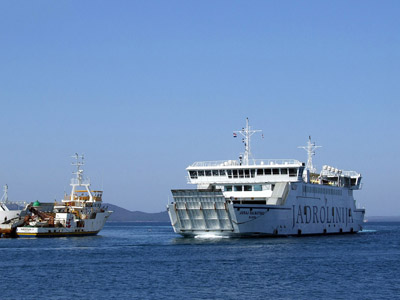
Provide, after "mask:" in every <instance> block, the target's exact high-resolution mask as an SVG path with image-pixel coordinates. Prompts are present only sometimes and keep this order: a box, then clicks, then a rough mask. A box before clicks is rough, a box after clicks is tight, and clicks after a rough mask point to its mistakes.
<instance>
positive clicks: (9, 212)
mask: <svg viewBox="0 0 400 300" xmlns="http://www.w3.org/2000/svg"><path fill="white" fill-rule="evenodd" d="M3 189H4V194H3V196H2V197H1V199H0V224H2V223H4V222H8V221H10V220H11V219H15V218H18V217H20V216H22V215H24V211H25V207H26V204H27V203H26V202H14V201H9V200H8V185H7V184H6V185H4V187H3Z"/></svg>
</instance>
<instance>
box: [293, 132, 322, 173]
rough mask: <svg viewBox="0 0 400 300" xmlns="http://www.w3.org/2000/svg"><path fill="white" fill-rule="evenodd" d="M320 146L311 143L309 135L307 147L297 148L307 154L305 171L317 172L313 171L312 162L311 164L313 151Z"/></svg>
mask: <svg viewBox="0 0 400 300" xmlns="http://www.w3.org/2000/svg"><path fill="white" fill-rule="evenodd" d="M321 147H322V146H316V145H315V142H314V143H311V135H309V136H308V142H307V146H299V147H297V148H302V149H304V150H306V152H307V157H308V159H307V165H306V170H309V171H310V173H315V172H316V171H317V170H316V169H315V167H314V165H313V162H312V157H313V156H314V155H315V149H317V148H321Z"/></svg>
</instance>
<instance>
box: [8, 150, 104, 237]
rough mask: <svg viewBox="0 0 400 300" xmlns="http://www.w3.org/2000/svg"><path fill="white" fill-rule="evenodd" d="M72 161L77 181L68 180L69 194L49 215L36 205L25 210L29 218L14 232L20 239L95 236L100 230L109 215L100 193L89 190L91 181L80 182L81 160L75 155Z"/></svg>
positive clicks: (45, 210)
mask: <svg viewBox="0 0 400 300" xmlns="http://www.w3.org/2000/svg"><path fill="white" fill-rule="evenodd" d="M79 158H81V161H80V160H79ZM75 159H76V163H75V164H73V165H75V166H76V167H77V171H76V172H74V173H73V174H75V175H76V178H72V180H71V187H72V191H71V194H70V195H65V197H64V199H63V200H62V201H61V203H55V204H54V205H53V206H52V211H50V212H49V211H47V210H48V209H44V208H43V207H41V206H42V205H41V203H39V202H38V201H36V202H35V203H33V204H32V205H30V206H29V207H28V210H29V211H30V213H31V214H30V215H29V216H26V217H25V220H24V225H23V226H21V227H18V228H17V230H16V233H17V235H18V236H19V237H27V236H28V237H32V236H33V237H54V236H86V235H96V234H97V233H98V232H99V231H100V230H101V229H102V228H103V226H104V224H105V223H106V220H107V218H108V217H109V216H110V215H111V213H112V212H111V211H107V210H106V209H105V208H103V207H102V194H103V192H102V191H93V190H90V181H89V180H88V179H84V178H83V170H81V168H80V167H81V166H82V165H83V156H81V157H79V156H78V154H76V155H75ZM79 188H81V189H79ZM82 188H83V189H82ZM47 207H48V205H47Z"/></svg>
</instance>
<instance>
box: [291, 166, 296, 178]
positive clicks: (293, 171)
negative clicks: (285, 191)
mask: <svg viewBox="0 0 400 300" xmlns="http://www.w3.org/2000/svg"><path fill="white" fill-rule="evenodd" d="M289 176H290V177H296V176H297V170H296V169H295V168H289Z"/></svg>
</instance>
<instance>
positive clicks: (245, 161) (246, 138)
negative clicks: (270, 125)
mask: <svg viewBox="0 0 400 300" xmlns="http://www.w3.org/2000/svg"><path fill="white" fill-rule="evenodd" d="M261 131H262V130H251V127H250V126H249V118H246V128H242V130H240V131H234V132H233V136H234V137H236V134H237V133H240V134H241V135H242V136H243V140H242V141H243V143H244V157H243V165H245V166H247V165H248V164H249V157H250V156H251V152H250V137H251V136H252V135H253V134H255V133H256V132H261ZM240 157H241V156H240Z"/></svg>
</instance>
